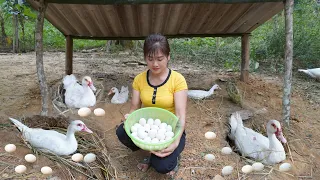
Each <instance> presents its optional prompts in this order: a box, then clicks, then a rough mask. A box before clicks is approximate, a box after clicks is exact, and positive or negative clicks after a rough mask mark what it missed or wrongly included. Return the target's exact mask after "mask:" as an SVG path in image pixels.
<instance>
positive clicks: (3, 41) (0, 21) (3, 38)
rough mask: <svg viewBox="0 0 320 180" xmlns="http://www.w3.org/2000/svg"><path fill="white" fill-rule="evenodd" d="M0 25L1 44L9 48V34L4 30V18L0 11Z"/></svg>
mask: <svg viewBox="0 0 320 180" xmlns="http://www.w3.org/2000/svg"><path fill="white" fill-rule="evenodd" d="M0 24H1V44H2V46H3V47H6V46H7V42H6V39H7V34H6V30H5V29H4V18H3V14H2V12H1V10H0Z"/></svg>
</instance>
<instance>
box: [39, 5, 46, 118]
mask: <svg viewBox="0 0 320 180" xmlns="http://www.w3.org/2000/svg"><path fill="white" fill-rule="evenodd" d="M39 4H40V7H39V9H38V11H39V12H38V15H37V23H36V66H37V75H38V80H39V84H40V91H41V97H42V110H41V113H40V114H41V115H42V116H47V115H48V86H47V82H46V76H45V73H44V67H43V23H44V13H45V11H46V8H47V4H45V3H44V0H40V1H39Z"/></svg>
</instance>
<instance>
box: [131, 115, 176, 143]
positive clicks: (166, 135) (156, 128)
mask: <svg viewBox="0 0 320 180" xmlns="http://www.w3.org/2000/svg"><path fill="white" fill-rule="evenodd" d="M130 130H131V135H132V136H133V137H135V138H136V139H138V140H140V141H143V142H146V143H151V144H157V143H162V142H166V141H169V140H170V139H172V138H173V136H174V133H173V132H172V127H171V125H168V124H167V123H162V122H161V120H160V119H155V120H154V119H152V118H149V119H148V120H146V119H145V118H140V120H139V123H135V124H134V125H133V126H131V129H130Z"/></svg>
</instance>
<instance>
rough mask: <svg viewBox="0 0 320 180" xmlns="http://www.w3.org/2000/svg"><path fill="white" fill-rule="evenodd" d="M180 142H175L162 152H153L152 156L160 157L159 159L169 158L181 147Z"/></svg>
mask: <svg viewBox="0 0 320 180" xmlns="http://www.w3.org/2000/svg"><path fill="white" fill-rule="evenodd" d="M179 142H180V140H179V141H177V140H176V141H174V142H173V143H171V144H170V145H169V146H168V147H167V148H165V149H163V150H161V151H151V153H152V154H154V155H156V156H158V157H162V158H163V157H167V156H169V155H170V154H171V153H172V152H173V151H174V150H175V149H176V148H177V147H178V145H179Z"/></svg>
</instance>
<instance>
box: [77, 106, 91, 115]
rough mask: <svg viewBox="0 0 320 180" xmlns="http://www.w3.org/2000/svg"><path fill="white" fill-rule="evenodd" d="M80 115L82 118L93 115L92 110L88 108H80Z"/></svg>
mask: <svg viewBox="0 0 320 180" xmlns="http://www.w3.org/2000/svg"><path fill="white" fill-rule="evenodd" d="M78 114H79V116H81V117H86V116H89V115H90V114H91V109H90V108H87V107H83V108H80V109H79V110H78Z"/></svg>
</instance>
